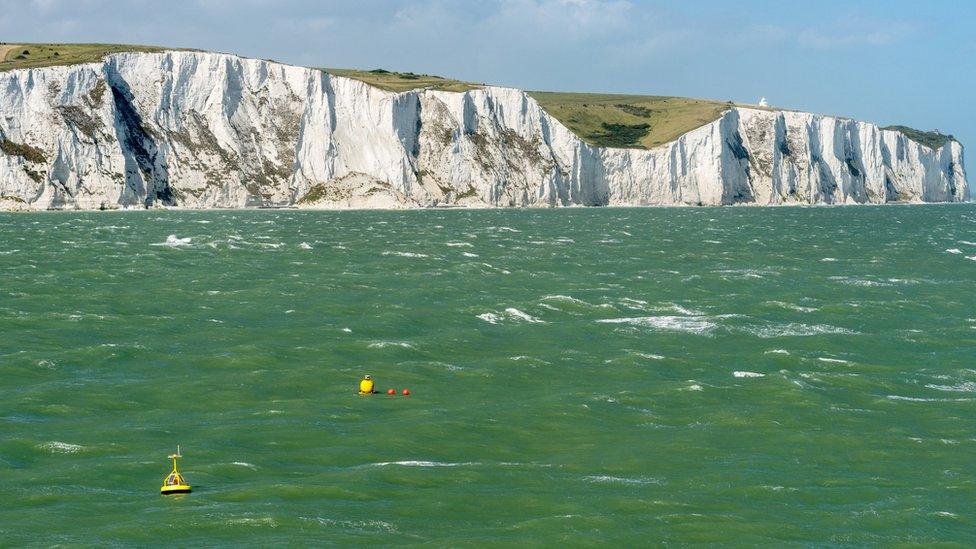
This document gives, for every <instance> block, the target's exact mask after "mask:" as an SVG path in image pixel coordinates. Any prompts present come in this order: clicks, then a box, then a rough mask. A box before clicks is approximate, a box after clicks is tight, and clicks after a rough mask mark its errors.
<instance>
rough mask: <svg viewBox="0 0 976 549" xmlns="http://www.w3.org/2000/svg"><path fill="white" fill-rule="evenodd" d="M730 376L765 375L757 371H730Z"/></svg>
mask: <svg viewBox="0 0 976 549" xmlns="http://www.w3.org/2000/svg"><path fill="white" fill-rule="evenodd" d="M732 377H766V374H760V373H759V372H741V371H735V372H732Z"/></svg>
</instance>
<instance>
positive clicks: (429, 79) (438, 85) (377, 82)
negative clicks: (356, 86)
mask: <svg viewBox="0 0 976 549" xmlns="http://www.w3.org/2000/svg"><path fill="white" fill-rule="evenodd" d="M322 70H323V71H325V72H327V73H329V74H334V75H336V76H344V77H346V78H352V79H355V80H359V81H361V82H365V83H367V84H369V85H370V86H375V87H377V88H380V89H384V90H386V91H392V92H403V91H410V90H419V89H423V88H430V89H434V90H438V91H449V92H466V91H470V90H476V89H478V88H480V87H482V84H474V83H472V82H462V81H460V80H451V79H450V78H442V77H440V76H434V75H430V74H414V73H412V72H392V71H387V70H383V69H375V70H371V71H358V70H353V69H322Z"/></svg>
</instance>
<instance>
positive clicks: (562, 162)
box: [0, 52, 969, 209]
mask: <svg viewBox="0 0 976 549" xmlns="http://www.w3.org/2000/svg"><path fill="white" fill-rule="evenodd" d="M0 139H2V140H3V141H4V142H5V143H6V144H7V145H8V146H6V147H4V150H3V152H0V209H49V208H82V209H96V208H99V207H144V206H147V205H153V206H155V205H169V206H178V207H186V208H238V207H251V206H288V205H298V206H302V207H336V208H342V207H362V208H370V207H425V206H435V205H454V204H457V205H470V206H569V205H651V204H691V205H699V204H703V205H712V204H715V205H717V204H737V203H749V204H759V205H767V204H821V203H825V204H834V203H845V204H847V203H885V202H894V201H898V202H948V201H965V200H969V188H968V185H967V181H966V175H965V170H964V167H963V149H962V146H961V145H960V144H959V143H957V142H955V141H950V142H948V143H946V144H945V145H944V146H942V147H941V148H939V149H937V150H932V149H929V148H927V147H924V146H922V145H920V144H918V143H916V142H914V141H912V140H910V139H909V138H907V137H906V136H905V135H903V134H902V133H900V132H897V131H890V130H883V129H881V128H879V127H878V126H876V125H873V124H869V123H865V122H857V121H854V120H848V119H842V118H833V117H829V116H819V115H814V114H807V113H800V112H788V111H770V110H760V109H748V108H741V107H740V108H730V109H729V110H728V111H726V112H725V113H724V114H723V115H722V116H721V118H719V119H718V120H716V121H714V122H712V123H709V124H707V125H705V126H703V127H700V128H698V129H695V130H693V131H691V132H688V133H687V134H685V135H683V136H681V137H680V138H678V139H677V140H675V141H673V142H671V143H667V144H665V145H662V146H659V147H656V148H654V149H649V150H641V149H613V148H600V147H595V146H592V145H589V144H586V143H584V142H583V141H582V140H580V138H579V137H577V136H576V135H575V134H574V133H573V132H572V131H570V130H569V129H567V128H566V127H564V126H563V125H562V124H560V123H559V122H558V121H557V120H556V119H555V118H553V117H552V116H550V115H549V114H548V113H546V112H545V110H543V109H542V108H541V107H540V106H539V104H538V103H537V102H536V101H535V100H534V99H532V98H531V97H530V96H528V95H527V94H526V93H524V92H522V91H520V90H516V89H509V88H497V87H485V88H482V89H477V90H473V91H468V92H464V93H454V92H442V91H432V90H419V91H411V92H402V93H392V92H387V91H384V90H381V89H378V88H375V87H371V86H369V85H367V84H365V83H363V82H360V81H358V80H353V79H349V78H343V77H338V76H334V75H330V74H326V73H324V72H322V71H320V70H316V69H309V68H303V67H295V66H290V65H283V64H279V63H274V62H270V61H262V60H255V59H244V58H240V57H235V56H231V55H222V54H213V53H196V52H164V53H122V54H114V55H109V56H107V57H105V58H104V59H103V60H102V61H101V62H99V63H89V64H84V65H73V66H61V67H48V68H37V69H21V70H13V71H9V72H4V73H0Z"/></svg>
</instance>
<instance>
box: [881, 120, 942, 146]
mask: <svg viewBox="0 0 976 549" xmlns="http://www.w3.org/2000/svg"><path fill="white" fill-rule="evenodd" d="M881 129H882V130H893V131H896V132H901V133H903V134H905V137H907V138H909V139H911V140H912V141H914V142H916V143H918V144H920V145H924V146H926V147H928V148H930V149H933V150H934V149H941V148H942V147H944V146H945V144H946V143H948V142H950V141H955V140H956V138H955V137H953V136H951V135H946V134H944V133H942V132H940V131H939V130H935V131H931V132H925V131H922V130H916V129H915V128H909V127H908V126H885V127H884V128H881Z"/></svg>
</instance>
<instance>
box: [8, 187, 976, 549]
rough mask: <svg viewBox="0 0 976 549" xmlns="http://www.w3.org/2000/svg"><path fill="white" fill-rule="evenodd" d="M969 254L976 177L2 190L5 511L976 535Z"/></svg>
mask: <svg viewBox="0 0 976 549" xmlns="http://www.w3.org/2000/svg"><path fill="white" fill-rule="evenodd" d="M170 235H173V236H172V237H170ZM974 280H976V207H974V206H973V205H946V206H913V207H895V206H889V207H856V208H776V209H757V208H723V209H586V210H582V209H580V210H559V211H510V210H509V211H420V212H335V213H329V212H293V211H251V212H242V211H237V212H156V211H151V212H130V213H44V214H27V215H24V214H6V215H2V216H0V374H2V375H0V432H2V437H0V491H2V493H3V494H4V495H3V500H4V503H3V505H0V534H2V538H0V539H2V540H3V543H11V544H13V545H22V544H28V543H29V544H42V545H48V544H84V545H106V544H113V543H116V544H147V543H157V542H169V543H172V544H176V545H183V546H194V545H200V544H203V543H210V544H226V545H236V544H243V543H248V544H258V545H268V544H282V543H289V544H299V545H301V544H323V543H330V542H331V543H341V544H348V543H363V544H366V543H381V544H400V543H421V542H429V543H433V544H434V545H461V546H470V545H482V544H485V543H493V544H498V543H503V544H504V543H511V544H516V543H521V542H525V541H532V542H534V543H542V544H547V545H552V544H556V543H570V544H574V545H575V544H587V543H590V542H612V543H616V544H622V545H635V544H643V543H649V542H675V543H682V542H716V541H720V542H722V541H724V542H738V543H770V544H780V543H787V542H789V543H801V544H803V543H805V544H823V543H832V544H857V545H861V544H874V543H878V544H891V543H895V542H920V543H930V542H934V541H954V542H959V543H963V544H969V543H976V506H974V501H976V457H974V456H976V297H974V293H973V289H974V286H973V281H974ZM362 373H371V374H373V376H374V377H375V378H376V379H377V380H378V388H380V389H386V388H388V387H396V388H398V389H401V388H405V387H406V388H410V389H411V391H412V392H413V395H412V396H410V397H396V398H394V397H387V396H377V397H372V398H361V397H358V396H356V394H355V387H356V383H357V381H358V378H359V376H360V374H362ZM177 444H180V445H182V448H183V453H184V455H185V456H186V457H185V459H184V463H183V469H184V473H185V476H186V477H187V479H188V480H189V481H190V482H191V483H192V484H194V486H195V491H194V493H193V494H191V495H189V496H178V497H169V498H164V497H160V496H159V495H158V490H159V484H160V482H161V480H162V477H163V476H164V475H165V474H166V472H167V471H168V463H167V460H166V455H167V454H168V453H170V452H172V451H173V450H174V449H175V447H176V445H177Z"/></svg>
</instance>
